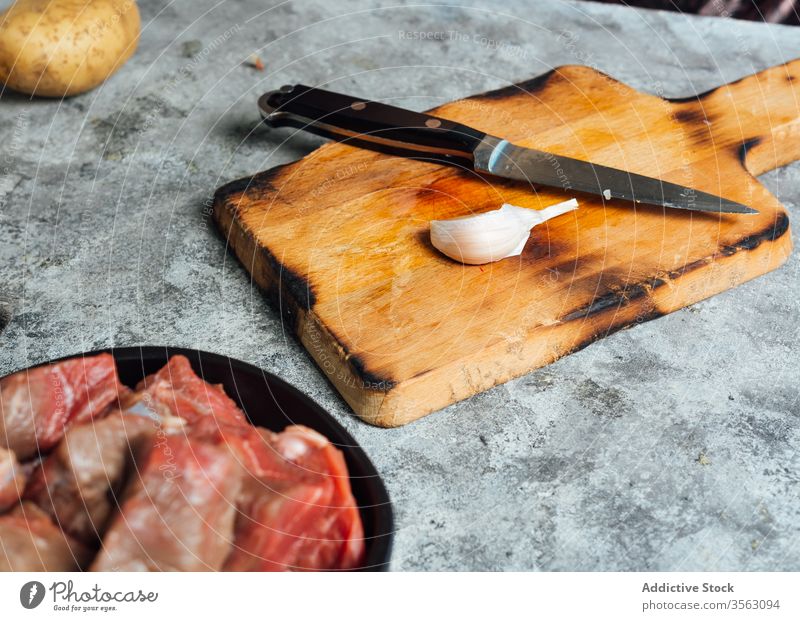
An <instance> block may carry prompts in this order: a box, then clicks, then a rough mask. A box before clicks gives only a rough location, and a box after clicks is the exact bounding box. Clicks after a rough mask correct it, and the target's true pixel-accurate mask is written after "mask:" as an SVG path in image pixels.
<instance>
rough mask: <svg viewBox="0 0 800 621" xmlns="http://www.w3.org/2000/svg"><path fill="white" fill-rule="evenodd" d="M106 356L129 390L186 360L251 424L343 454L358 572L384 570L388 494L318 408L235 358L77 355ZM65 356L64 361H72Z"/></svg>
mask: <svg viewBox="0 0 800 621" xmlns="http://www.w3.org/2000/svg"><path fill="white" fill-rule="evenodd" d="M105 352H108V353H110V354H112V355H113V356H114V359H115V360H116V362H117V369H118V371H119V377H120V379H121V380H122V383H123V384H125V385H126V386H130V387H133V386H134V385H135V384H137V383H138V382H139V381H140V380H141V379H142V378H143V377H144V376H145V375H149V374H151V373H155V372H156V371H158V370H159V369H160V368H161V367H163V366H164V365H165V364H167V361H168V360H169V358H170V357H171V356H174V355H176V354H180V355H183V356H186V357H187V358H188V359H189V362H191V364H192V368H193V369H194V371H195V373H197V375H199V376H200V377H202V378H203V379H204V380H205V381H207V382H208V383H210V384H222V385H223V387H224V388H225V392H226V393H227V394H228V396H229V397H231V398H232V399H233V400H234V401H236V403H237V404H238V405H239V406H240V407H241V408H242V410H244V412H245V414H247V417H248V418H249V419H250V421H251V422H252V423H253V424H254V425H258V426H259V427H266V428H267V429H271V430H273V431H282V430H283V429H284V428H285V427H286V426H287V425H294V424H298V425H305V426H306V427H310V428H311V429H314V430H316V431H318V432H320V433H321V434H322V435H324V436H325V437H326V438H328V440H330V441H331V443H333V445H334V446H336V447H337V448H338V449H339V450H340V451H342V453H344V457H345V461H346V462H347V468H348V471H349V473H350V485H351V487H352V489H353V496H355V499H356V502H357V503H358V508H359V511H360V512H361V520H362V522H363V523H364V537H365V539H366V558H365V561H364V566H363V570H369V571H386V570H388V568H389V559H390V557H391V554H392V541H393V538H394V518H393V515H392V505H391V502H390V500H389V495H388V493H387V492H386V488H385V487H384V485H383V481H382V480H381V478H380V476H379V475H378V473H377V471H376V470H375V466H373V465H372V462H371V461H370V460H369V458H368V457H367V454H366V453H365V452H364V450H363V449H362V448H361V447H360V446H359V445H358V443H357V442H356V441H355V439H354V438H353V436H351V435H350V434H349V433H348V432H347V431H346V430H345V428H344V427H342V426H341V425H340V424H339V423H338V422H337V421H336V420H335V419H334V418H333V416H331V415H330V414H328V413H327V412H326V411H325V410H323V409H322V408H321V407H320V406H319V405H318V404H317V403H315V402H314V401H313V400H311V399H310V398H309V397H307V396H306V395H304V394H303V393H302V392H300V391H299V390H297V389H296V388H295V387H294V386H291V385H290V384H287V383H286V382H284V381H283V380H282V379H280V378H278V377H276V376H274V375H272V374H271V373H267V372H266V371H263V370H261V369H259V368H258V367H254V366H253V365H251V364H247V363H245V362H242V361H240V360H236V359H234V358H228V357H227V356H221V355H219V354H212V353H209V352H205V351H199V350H196V349H183V348H180V347H152V346H148V347H119V348H115V349H107V350H98V351H93V352H87V353H85V354H82V355H84V356H93V355H96V354H100V353H105ZM74 357H75V356H67V357H65V358H62V360H63V359H66V358H74Z"/></svg>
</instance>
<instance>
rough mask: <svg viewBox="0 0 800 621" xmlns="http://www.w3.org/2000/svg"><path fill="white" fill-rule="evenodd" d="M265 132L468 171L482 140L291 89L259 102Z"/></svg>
mask: <svg viewBox="0 0 800 621" xmlns="http://www.w3.org/2000/svg"><path fill="white" fill-rule="evenodd" d="M258 103H259V108H260V109H261V113H262V115H263V116H264V121H265V122H266V123H267V125H269V126H270V127H284V126H289V127H295V128H297V129H302V130H305V131H309V132H312V133H314V134H318V135H320V136H324V137H326V138H333V139H334V140H342V141H346V142H347V143H348V144H354V145H356V146H359V147H365V148H368V149H372V150H375V151H381V152H383V153H391V154H392V155H403V156H406V157H416V158H421V159H425V160H433V161H438V162H442V161H444V162H447V163H452V164H459V165H463V166H469V167H470V168H471V167H472V162H473V151H474V150H475V148H476V147H477V146H478V145H479V144H480V143H481V141H482V140H483V139H484V137H485V136H486V134H484V133H482V132H479V131H477V130H475V129H472V128H471V127H467V126H466V125H461V124H459V123H454V122H453V121H448V120H447V119H442V118H439V117H435V116H431V115H429V114H423V113H421V112H412V111H411V110H404V109H403V108H396V107H394V106H389V105H387V104H382V103H379V102H377V101H369V100H366V99H359V98H357V97H351V96H349V95H342V94H339V93H332V92H330V91H324V90H321V89H318V88H311V87H309V86H303V85H302V84H296V85H294V86H284V87H283V88H281V89H280V90H278V91H272V92H269V93H266V94H264V95H262V96H261V98H260V99H259V102H258Z"/></svg>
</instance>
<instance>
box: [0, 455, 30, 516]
mask: <svg viewBox="0 0 800 621" xmlns="http://www.w3.org/2000/svg"><path fill="white" fill-rule="evenodd" d="M24 489H25V474H24V473H23V472H22V468H21V467H20V465H19V462H18V461H17V456H16V455H14V451H10V450H8V449H4V448H0V513H2V512H3V511H5V510H6V509H8V508H9V507H11V506H12V505H15V504H16V503H18V502H19V497H20V495H21V494H22V490H24Z"/></svg>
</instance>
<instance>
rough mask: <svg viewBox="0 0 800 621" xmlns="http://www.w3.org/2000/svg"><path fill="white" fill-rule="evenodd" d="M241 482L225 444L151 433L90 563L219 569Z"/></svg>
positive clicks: (114, 567) (117, 567)
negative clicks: (150, 441) (152, 437)
mask: <svg viewBox="0 0 800 621" xmlns="http://www.w3.org/2000/svg"><path fill="white" fill-rule="evenodd" d="M241 485H242V471H241V469H240V468H239V466H238V464H237V463H236V459H235V458H234V456H233V455H232V454H231V452H230V451H228V450H227V449H226V448H225V447H222V446H214V445H212V444H209V443H206V442H203V441H201V440H196V439H191V438H187V437H185V436H182V435H174V436H166V437H159V438H156V440H155V441H154V443H153V446H152V448H151V450H150V453H149V454H148V456H147V458H146V460H145V462H144V463H143V465H142V468H141V470H140V471H139V472H138V474H135V475H134V476H133V477H132V480H131V482H130V483H129V484H128V487H127V489H126V491H125V494H124V500H123V503H122V507H121V508H120V512H119V514H117V515H116V516H115V517H114V518H113V520H112V522H111V525H110V526H109V528H108V531H107V532H106V534H105V537H103V547H102V549H101V551H100V553H99V554H98V555H97V558H96V559H95V562H94V564H93V565H92V569H93V570H96V571H214V570H219V569H221V568H222V563H223V562H224V561H225V557H226V556H227V554H228V552H229V550H230V545H231V541H232V539H233V524H234V517H235V514H236V506H235V502H236V499H237V498H238V496H239V492H240V490H241Z"/></svg>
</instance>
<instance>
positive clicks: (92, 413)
mask: <svg viewBox="0 0 800 621" xmlns="http://www.w3.org/2000/svg"><path fill="white" fill-rule="evenodd" d="M117 382H118V380H117V370H116V365H115V364H114V358H113V357H112V356H111V355H110V354H100V355H99V356H93V357H91V358H73V359H71V360H65V361H64V362H57V363H55V364H49V365H46V366H41V367H37V368H35V369H31V370H29V371H20V372H19V373H15V374H14V375H11V376H9V377H6V378H4V379H2V380H0V447H4V448H9V449H11V450H13V451H14V452H15V453H16V454H17V458H19V459H20V460H25V459H28V458H30V457H33V456H34V455H36V454H37V453H39V452H45V451H48V450H50V449H51V448H52V447H53V446H55V445H56V444H57V443H58V441H59V440H60V439H61V436H62V435H63V434H64V431H65V428H66V427H67V426H68V425H69V424H74V423H82V422H86V421H88V420H91V419H93V418H96V417H99V416H102V415H103V414H105V413H106V411H107V410H108V408H109V406H110V405H111V403H112V402H113V401H114V400H116V399H117V392H118V391H117V388H118V384H117Z"/></svg>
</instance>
